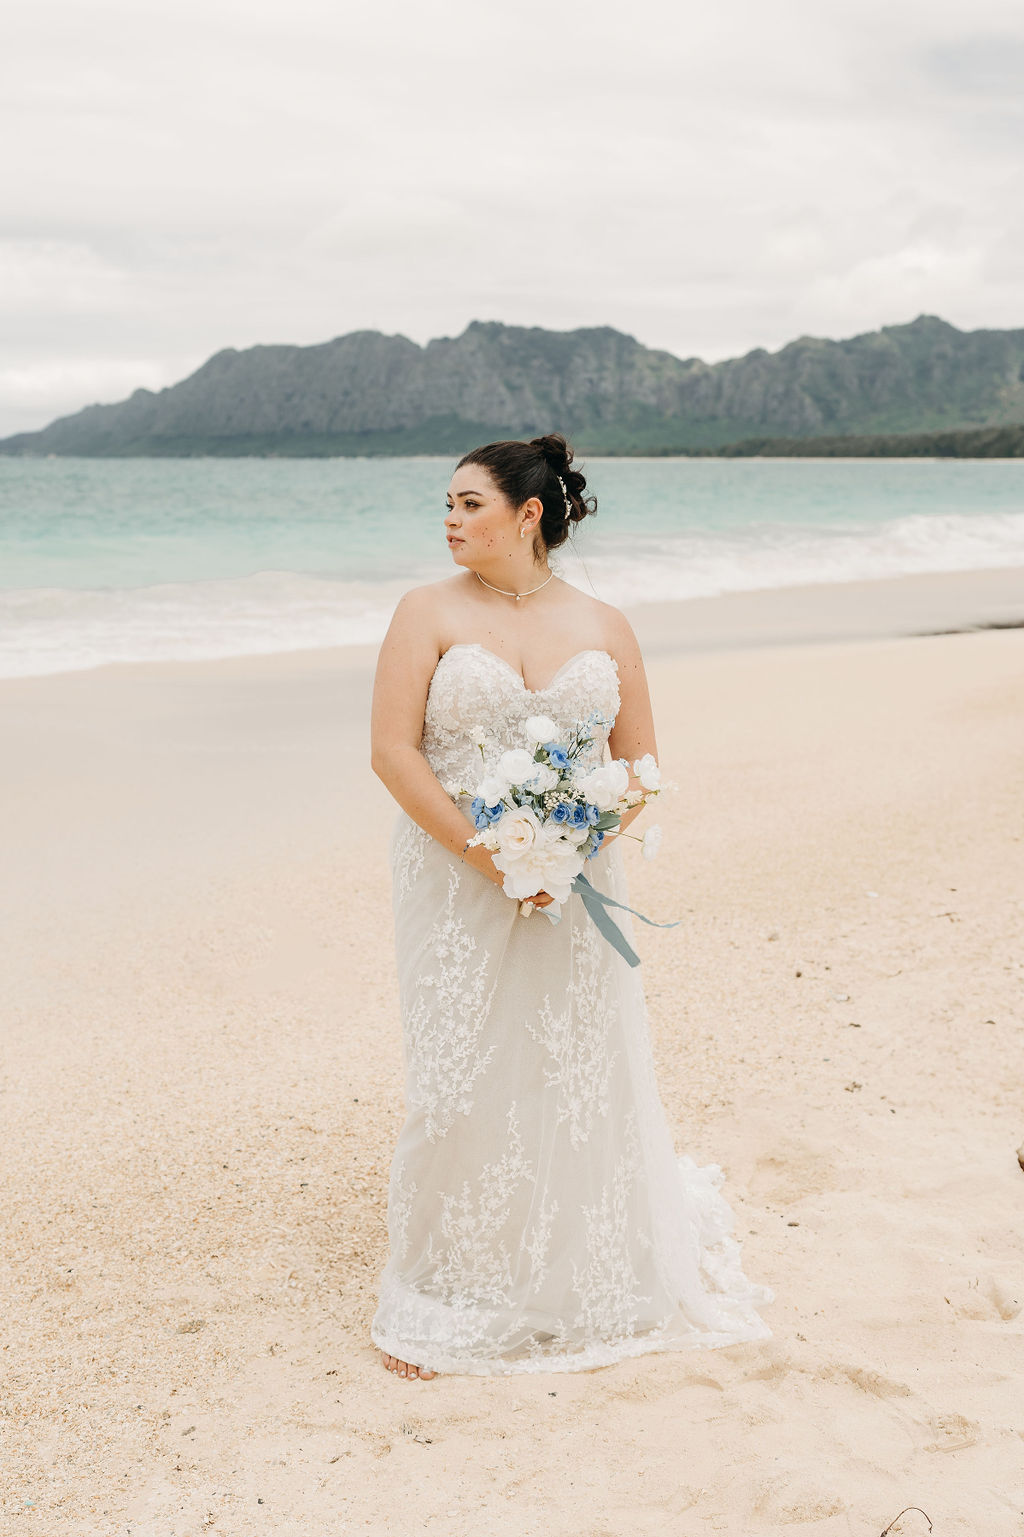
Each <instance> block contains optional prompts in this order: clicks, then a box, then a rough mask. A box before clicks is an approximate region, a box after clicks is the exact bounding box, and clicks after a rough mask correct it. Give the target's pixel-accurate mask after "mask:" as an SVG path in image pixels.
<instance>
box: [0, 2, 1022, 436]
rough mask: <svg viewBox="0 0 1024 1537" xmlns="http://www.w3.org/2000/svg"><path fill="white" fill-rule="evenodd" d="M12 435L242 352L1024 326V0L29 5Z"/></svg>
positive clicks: (23, 17) (710, 354)
mask: <svg viewBox="0 0 1024 1537" xmlns="http://www.w3.org/2000/svg"><path fill="white" fill-rule="evenodd" d="M0 103H2V104H0V133H2V137H3V143H4V146H5V155H4V170H3V173H2V193H3V195H2V200H0V328H2V338H3V345H2V349H0V434H4V433H9V432H15V431H18V430H22V429H25V428H30V427H35V426H41V425H43V424H44V423H46V422H48V421H50V420H51V419H52V418H53V417H54V416H56V415H60V414H64V413H66V412H68V411H72V410H76V409H78V408H79V407H80V406H82V405H85V404H87V403H89V402H91V401H95V400H117V399H121V398H123V397H124V396H125V395H127V394H129V393H130V391H131V390H132V389H133V388H135V387H136V386H137V385H140V384H145V385H148V386H149V387H150V388H156V387H159V386H161V385H164V384H169V383H172V382H174V381H175V380H176V379H179V378H181V377H183V376H184V375H185V374H186V373H188V372H190V371H191V370H192V369H193V368H194V367H196V366H198V364H199V363H200V362H202V361H203V359H204V358H206V357H207V356H208V355H209V354H210V353H211V352H214V351H216V350H217V349H218V348H220V347H225V346H232V347H246V346H249V345H251V344H253V343H255V342H271V341H290V342H300V343H308V342H317V341H324V340H326V339H327V338H329V337H331V336H337V335H340V334H342V333H343V332H346V331H351V330H356V329H361V328H368V327H373V328H376V329H380V330H382V331H387V332H396V331H398V332H403V333H404V334H405V335H407V336H410V337H412V338H414V339H415V340H416V341H420V342H423V341H426V340H427V339H429V338H430V337H432V336H442V335H456V334H458V333H459V332H460V331H461V330H462V329H463V328H464V327H465V325H466V324H467V323H468V322H469V321H470V320H472V319H487V320H504V321H507V322H510V323H515V324H521V325H543V326H550V327H554V328H557V329H568V328H571V327H574V326H585V325H613V326H616V327H618V328H620V329H621V330H624V331H628V332H630V333H631V334H633V335H634V336H637V337H639V339H640V340H641V341H643V342H646V343H647V344H649V345H651V346H658V347H664V348H667V349H669V350H670V351H672V352H675V353H678V354H679V355H681V356H683V357H689V356H693V355H698V356H701V357H704V358H707V359H709V360H714V359H718V358H723V357H731V356H736V355H739V354H741V353H743V352H746V351H748V350H749V349H750V348H752V347H757V346H763V347H768V348H770V349H775V348H777V347H779V346H782V345H783V344H784V343H785V342H787V341H790V340H792V339H793V338H794V337H796V336H799V335H801V334H805V333H810V334H813V335H819V336H833V337H839V336H850V335H854V334H856V333H857V332H859V331H866V330H873V329H875V328H876V327H878V326H880V325H887V324H894V323H900V322H903V321H907V320H911V319H913V318H914V316H916V315H918V314H921V313H922V312H923V313H930V314H939V315H942V316H943V317H945V318H946V319H947V320H950V321H952V322H953V323H954V324H955V325H958V326H961V327H963V328H965V329H971V328H973V327H977V326H1024V4H1022V3H1021V0H1012V3H1007V0H855V3H853V0H716V3H715V5H714V7H712V6H710V5H709V4H707V3H706V0H702V3H701V4H700V5H699V6H698V5H696V4H694V3H692V0H518V3H515V4H502V5H500V6H499V5H497V4H495V3H491V4H487V3H485V0H474V3H472V4H470V3H467V0H435V3H434V4H432V5H424V4H422V3H415V0H378V3H375V4H373V5H370V6H367V5H364V4H358V5H356V4H354V3H353V0H330V3H323V0H173V3H168V0H107V3H100V0H33V3H32V4H31V5H29V4H22V5H20V6H18V7H17V8H16V9H15V8H9V9H8V11H7V13H6V16H5V22H4V38H3V56H2V59H0Z"/></svg>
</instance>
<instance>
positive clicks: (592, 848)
mask: <svg viewBox="0 0 1024 1537" xmlns="http://www.w3.org/2000/svg"><path fill="white" fill-rule="evenodd" d="M603 842H604V833H602V832H598V831H597V829H596V828H595V829H594V831H593V832H592V833H591V834H590V837H589V838H588V839H587V858H588V859H593V857H594V855H595V854H596V853H597V851H598V849H599V848H600V847H601V845H602V843H603Z"/></svg>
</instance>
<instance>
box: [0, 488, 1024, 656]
mask: <svg viewBox="0 0 1024 1537" xmlns="http://www.w3.org/2000/svg"><path fill="white" fill-rule="evenodd" d="M586 468H587V471H588V478H589V481H590V489H592V490H593V491H594V492H595V494H596V495H597V497H598V503H599V508H598V516H597V517H596V518H595V519H593V520H588V521H587V522H586V523H585V524H583V525H582V526H581V527H580V528H579V530H578V531H577V534H576V547H575V550H573V551H567V552H559V556H558V557H557V559H556V561H554V562H553V564H555V565H556V567H557V568H560V570H561V574H563V575H564V576H565V577H566V578H567V579H568V580H570V581H574V582H577V583H579V584H580V585H581V586H584V587H585V588H586V589H587V590H590V591H595V592H597V594H598V596H600V597H602V598H604V599H606V600H607V601H609V602H612V603H616V604H622V603H635V602H639V601H643V600H645V599H647V600H657V599H671V598H686V597H697V596H704V595H708V594H712V593H717V592H730V591H739V590H748V589H751V588H756V587H779V586H787V585H791V584H793V583H796V582H808V581H818V582H829V581H842V580H852V579H854V578H871V577H880V576H890V575H898V574H902V573H905V572H914V571H954V570H964V569H972V568H978V567H986V566H1009V565H1024V462H1022V461H1019V460H1005V461H991V460H974V461H971V460H947V461H942V460H861V459H858V460H813V459H795V460H787V459H764V460H759V459H743V460H721V459H648V460H644V459H593V460H590V461H588V462H587V465H586ZM451 469H452V461H450V460H447V459H432V458H420V459H363V460H361V459H316V460H274V459H228V460H221V459H189V460H167V459H126V460H87V459H0V675H7V676H10V675H18V674H30V673H39V672H49V671H58V670H64V669H67V668H81V667H90V666H95V665H98V664H100V663H102V662H105V661H114V660H146V659H159V658H161V657H200V656H224V655H232V654H242V653H246V652H266V651H277V650H294V649H301V648H303V647H305V646H319V645H344V644H352V643H355V642H365V641H376V640H378V639H379V638H380V636H381V635H382V634H383V631H384V628H385V627H386V624H387V620H388V617H389V616H390V613H391V611H392V609H393V607H394V603H395V601H396V599H397V597H398V595H399V594H400V593H401V592H402V591H404V590H405V588H407V587H409V586H411V585H413V584H414V583H416V582H419V581H424V580H430V579H432V578H434V577H438V576H443V575H445V574H447V573H448V572H450V571H451V570H452V569H453V566H452V563H451V560H450V557H449V555H448V551H447V548H446V546H445V543H444V534H443V527H442V518H443V514H444V493H445V489H446V487H447V484H448V478H449V475H450V473H451Z"/></svg>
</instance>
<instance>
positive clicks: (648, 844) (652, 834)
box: [640, 822, 661, 859]
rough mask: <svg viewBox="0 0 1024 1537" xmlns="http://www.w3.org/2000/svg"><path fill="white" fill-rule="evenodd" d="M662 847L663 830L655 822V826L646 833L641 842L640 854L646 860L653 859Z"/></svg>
mask: <svg viewBox="0 0 1024 1537" xmlns="http://www.w3.org/2000/svg"><path fill="white" fill-rule="evenodd" d="M660 847H661V828H660V827H659V825H658V823H657V822H655V824H654V826H653V827H649V828H648V829H647V831H646V832H645V833H644V835H643V838H642V839H641V841H640V852H641V854H642V855H643V856H644V858H645V859H653V858H654V856H655V854H656V853H657V852H658V850H659V849H660Z"/></svg>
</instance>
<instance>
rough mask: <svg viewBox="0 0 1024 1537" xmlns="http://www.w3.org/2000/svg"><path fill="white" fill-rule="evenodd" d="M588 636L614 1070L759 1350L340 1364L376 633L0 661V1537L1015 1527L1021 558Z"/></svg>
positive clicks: (379, 1034)
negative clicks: (738, 1252)
mask: <svg viewBox="0 0 1024 1537" xmlns="http://www.w3.org/2000/svg"><path fill="white" fill-rule="evenodd" d="M630 612H631V617H632V618H633V619H634V622H635V624H636V628H637V632H638V634H639V635H640V638H641V641H642V642H643V643H644V646H645V650H646V652H647V655H648V658H649V662H648V671H649V677H650V683H651V690H652V697H653V701H654V707H655V717H656V721H657V726H658V737H659V749H660V758H661V762H662V765H663V768H664V771H665V774H666V776H667V778H668V779H669V780H670V781H673V782H674V784H675V786H676V788H675V790H674V791H673V793H672V794H671V795H666V796H665V797H664V798H663V801H662V803H661V804H660V805H659V808H658V818H657V819H658V820H659V821H660V822H661V823H662V825H663V827H664V830H665V838H664V844H663V848H662V853H661V855H660V856H659V858H658V859H657V860H655V861H654V862H651V863H648V862H646V861H643V860H641V859H640V857H639V852H638V850H637V849H636V848H635V846H634V847H632V849H631V854H632V856H633V857H630V851H629V850H627V865H628V867H629V870H630V880H631V892H632V899H633V901H634V903H635V905H636V906H638V907H639V908H640V909H641V910H642V911H643V912H646V913H648V914H651V915H652V916H654V917H657V918H666V919H667V918H679V919H680V920H682V921H681V922H680V925H679V927H677V928H674V929H665V930H656V929H651V928H646V927H645V926H643V925H638V926H637V927H638V930H639V931H640V932H639V933H638V936H637V938H638V948H640V950H641V954H642V960H643V975H644V980H645V985H646V990H647V998H648V1003H649V1007H650V1013H651V1023H652V1029H653V1033H654V1046H655V1053H656V1059H657V1066H658V1074H659V1082H660V1085H661V1091H662V1096H663V1099H664V1102H665V1105H666V1109H667V1111H668V1115H669V1119H670V1122H671V1124H672V1127H673V1130H674V1133H675V1138H676V1145H677V1149H678V1150H679V1151H680V1152H683V1151H685V1152H689V1153H691V1154H692V1155H693V1156H694V1157H695V1158H697V1159H698V1161H699V1162H701V1163H707V1162H715V1163H718V1164H720V1165H721V1167H722V1168H723V1170H724V1172H725V1176H726V1183H725V1186H724V1191H725V1193H726V1195H727V1196H728V1198H729V1199H730V1202H731V1204H732V1206H733V1209H734V1211H735V1213H736V1232H737V1236H738V1237H739V1238H740V1239H741V1241H742V1244H743V1259H744V1268H745V1269H746V1271H747V1274H748V1275H749V1276H750V1277H751V1278H752V1279H756V1280H758V1281H763V1282H765V1283H767V1284H768V1285H770V1286H771V1287H772V1288H773V1289H774V1291H775V1293H776V1301H775V1302H774V1303H773V1304H771V1305H769V1306H768V1307H767V1308H766V1309H765V1317H766V1319H767V1321H768V1323H769V1324H770V1326H771V1328H772V1330H773V1337H772V1338H771V1339H770V1340H767V1341H763V1342H758V1343H756V1344H752V1345H738V1346H734V1347H728V1348H725V1349H722V1350H716V1351H705V1352H699V1353H667V1354H664V1355H653V1356H648V1357H644V1358H641V1359H640V1360H638V1361H633V1362H627V1363H623V1364H621V1365H619V1366H615V1367H611V1368H606V1369H603V1370H599V1371H595V1372H590V1373H576V1374H552V1375H544V1376H536V1377H525V1376H519V1377H506V1378H493V1379H486V1378H466V1377H463V1378H456V1377H452V1378H444V1377H438V1378H437V1379H436V1380H435V1381H433V1382H430V1383H422V1382H403V1381H400V1380H398V1379H396V1378H395V1377H394V1376H392V1375H391V1374H389V1373H387V1372H385V1371H384V1370H383V1369H382V1367H381V1366H380V1365H379V1357H378V1353H377V1352H376V1350H375V1349H374V1348H373V1347H372V1345H371V1344H370V1342H369V1339H368V1333H367V1330H368V1324H369V1320H370V1317H371V1314H372V1312H373V1308H374V1302H375V1287H376V1280H377V1276H378V1273H379V1270H380V1268H381V1266H382V1264H383V1261H384V1258H385V1252H386V1234H385V1229H384V1211H385V1206H384V1200H385V1182H386V1177H387V1168H388V1163H389V1160H390V1156H391V1151H392V1147H393V1143H394V1139H395V1137H396V1135H397V1131H398V1127H399V1125H400V1122H401V1119H402V1101H401V1093H402V1090H401V1046H400V1038H399V1027H398V1017H397V1003H396V990H395V984H394V975H393V971H394V967H393V955H392V948H391V947H392V932H391V907H390V902H391V895H390V876H389V871H388V867H387V842H388V838H389V835H390V830H391V823H392V818H393V803H392V802H391V800H390V798H389V796H388V795H387V792H386V791H385V790H384V788H383V786H382V785H381V784H380V783H379V782H378V781H377V780H376V779H375V778H374V777H373V775H372V774H371V772H370V769H369V763H368V736H367V708H368V702H369V695H370V685H371V678H372V666H373V660H374V656H375V648H371V647H366V648H347V649H344V650H333V651H319V652H312V651H311V652H299V653H294V654H290V655H276V656H268V657H253V658H240V659H234V660H228V661H216V662H194V663H161V664H130V665H129V664H124V665H115V666H107V667H102V668H98V669H96V670H94V671H91V672H81V673H66V674H60V675H55V676H52V677H40V678H31V679H15V680H8V681H4V682H0V733H2V741H3V752H2V753H0V804H2V811H3V822H4V827H5V831H4V857H3V861H2V867H0V919H2V925H3V936H4V938H3V947H2V950H3V953H2V959H0V1016H2V1038H3V1058H4V1062H3V1084H2V1094H3V1098H2V1105H3V1124H4V1138H3V1159H2V1202H3V1205H2V1216H0V1221H2V1230H0V1267H2V1272H3V1297H4V1301H5V1306H4V1309H3V1328H2V1332H3V1341H2V1344H3V1355H2V1359H3V1362H4V1372H3V1378H4V1381H3V1404H4V1419H3V1425H4V1433H3V1441H2V1447H0V1489H2V1498H0V1508H2V1509H3V1511H4V1516H5V1520H4V1524H3V1530H4V1532H11V1533H20V1534H24V1537H55V1534H56V1533H58V1532H67V1533H69V1534H71V1537H93V1534H103V1537H108V1534H109V1537H113V1534H122V1537H124V1534H129V1537H197V1534H200V1533H205V1532H213V1533H223V1534H224V1537H250V1534H257V1533H259V1534H273V1537H343V1534H346V1533H362V1532H371V1533H385V1532H387V1533H393V1534H395V1537H406V1534H410V1537H411V1534H414V1533H415V1534H419V1533H436V1534H438V1537H488V1534H491V1533H501V1534H503V1537H534V1534H536V1537H541V1534H543V1537H646V1534H651V1537H653V1534H656V1533H657V1534H659V1537H662V1534H669V1533H671V1534H680V1537H698V1534H703V1533H724V1534H727V1537H771V1534H776V1533H783V1532H789V1531H791V1530H793V1529H796V1530H798V1531H800V1532H806V1533H807V1534H809V1537H810V1534H814V1537H817V1534H829V1537H832V1534H835V1537H839V1534H842V1537H846V1534H851V1537H853V1534H856V1537H877V1534H878V1533H880V1532H881V1531H882V1530H883V1528H885V1527H886V1526H887V1523H890V1522H892V1521H893V1519H894V1517H896V1515H897V1513H898V1512H899V1511H901V1510H902V1509H903V1508H904V1507H907V1506H916V1507H919V1510H918V1511H910V1512H908V1514H906V1515H905V1516H904V1517H903V1518H902V1520H901V1521H900V1522H898V1523H896V1524H895V1525H894V1526H893V1527H892V1529H891V1530H892V1537H895V1534H896V1533H901V1534H905V1537H918V1534H921V1537H923V1534H925V1533H926V1532H928V1531H929V1526H928V1523H927V1520H926V1517H927V1518H930V1520H931V1522H932V1523H933V1526H932V1530H933V1531H934V1534H935V1537H1022V1534H1024V1412H1022V1408H1021V1388H1020V1384H1021V1378H1022V1373H1024V1224H1022V1220H1021V1213H1022V1208H1024V1172H1022V1170H1021V1168H1020V1167H1019V1165H1018V1161H1017V1149H1018V1147H1020V1146H1021V1144H1022V1143H1024V1057H1022V1046H1024V812H1022V806H1024V629H1022V628H1020V627H1019V626H1020V625H1022V624H1024V571H1021V570H1017V571H1007V570H1004V571H998V572H994V571H989V572H975V573H965V574H963V575H959V576H946V577H906V578H895V579H892V580H891V581H884V582H872V583H868V582H860V583H850V584H847V585H840V584H837V585H834V586H829V587H824V586H823V587H816V588H812V587H807V588H793V589H787V590H784V591H777V592H774V593H771V594H765V593H750V594H743V595H734V596H731V597H728V598H721V599H712V598H708V599H700V600H694V601H693V602H691V603H686V604H679V605H666V604H659V605H651V606H650V607H649V608H648V609H643V608H640V609H637V610H635V611H630ZM1015 626H1017V627H1015ZM941 631H950V632H952V633H934V632H941ZM921 1512H924V1513H925V1514H922V1513H921Z"/></svg>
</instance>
